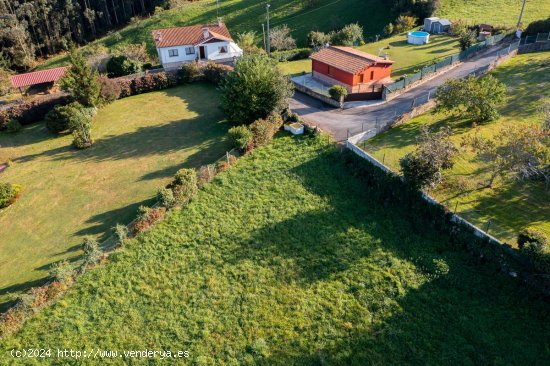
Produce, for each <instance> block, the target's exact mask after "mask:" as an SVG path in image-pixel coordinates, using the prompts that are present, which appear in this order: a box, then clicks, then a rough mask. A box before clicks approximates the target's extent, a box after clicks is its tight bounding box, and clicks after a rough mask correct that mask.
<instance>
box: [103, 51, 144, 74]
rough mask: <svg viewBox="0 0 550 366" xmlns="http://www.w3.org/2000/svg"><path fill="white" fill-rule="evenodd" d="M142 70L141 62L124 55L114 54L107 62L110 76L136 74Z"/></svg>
mask: <svg viewBox="0 0 550 366" xmlns="http://www.w3.org/2000/svg"><path fill="white" fill-rule="evenodd" d="M140 71H141V63H140V62H139V61H136V60H131V59H129V58H128V57H126V56H124V55H120V56H113V57H111V58H110V59H109V61H108V62H107V75H108V76H109V77H110V78H116V77H119V76H125V75H131V74H136V73H138V72H140Z"/></svg>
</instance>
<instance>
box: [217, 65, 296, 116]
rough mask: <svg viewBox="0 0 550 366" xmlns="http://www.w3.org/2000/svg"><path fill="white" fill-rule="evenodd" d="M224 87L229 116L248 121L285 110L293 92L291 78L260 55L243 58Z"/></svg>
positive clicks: (224, 105)
mask: <svg viewBox="0 0 550 366" xmlns="http://www.w3.org/2000/svg"><path fill="white" fill-rule="evenodd" d="M220 88H221V91H222V108H223V109H224V111H225V113H226V114H227V116H228V118H229V119H230V120H231V121H234V122H237V123H247V124H249V123H251V122H253V121H255V120H257V119H260V118H266V117H267V116H268V115H269V114H271V113H280V112H282V111H283V110H284V109H285V108H287V107H288V99H289V98H290V97H291V96H292V94H293V86H292V84H291V82H290V80H289V78H288V77H287V76H286V75H284V74H283V73H282V72H281V71H280V69H279V68H278V67H277V63H276V62H275V61H273V60H271V59H269V58H267V57H264V56H260V55H249V56H243V57H241V58H239V59H238V60H237V62H236V65H235V69H234V70H233V71H232V72H230V73H229V74H228V75H227V76H226V78H225V80H224V81H223V82H222V84H221V87H220Z"/></svg>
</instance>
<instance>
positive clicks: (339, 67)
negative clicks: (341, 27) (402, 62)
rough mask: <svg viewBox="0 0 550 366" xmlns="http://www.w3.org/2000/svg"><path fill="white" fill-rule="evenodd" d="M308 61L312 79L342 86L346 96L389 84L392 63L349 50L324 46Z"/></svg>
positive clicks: (381, 58) (348, 48)
mask: <svg viewBox="0 0 550 366" xmlns="http://www.w3.org/2000/svg"><path fill="white" fill-rule="evenodd" d="M310 58H311V60H312V70H313V74H312V76H313V77H314V78H316V79H318V80H321V81H323V82H325V83H328V84H330V85H335V84H339V85H342V86H344V87H346V89H348V93H366V92H370V91H372V90H373V88H374V87H375V86H380V85H381V84H387V83H391V67H392V64H393V61H391V60H388V59H386V58H383V57H379V56H374V55H371V54H370V53H366V52H362V51H359V50H356V49H354V48H351V47H336V46H330V47H326V48H323V49H321V50H320V51H318V52H315V53H314V54H312V55H311V56H310Z"/></svg>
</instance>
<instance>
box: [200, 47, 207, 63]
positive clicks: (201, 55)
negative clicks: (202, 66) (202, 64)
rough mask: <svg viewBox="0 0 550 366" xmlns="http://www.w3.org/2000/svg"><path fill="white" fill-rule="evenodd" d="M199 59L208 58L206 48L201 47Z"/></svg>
mask: <svg viewBox="0 0 550 366" xmlns="http://www.w3.org/2000/svg"><path fill="white" fill-rule="evenodd" d="M199 57H200V59H201V60H204V59H205V58H206V48H205V47H204V46H199Z"/></svg>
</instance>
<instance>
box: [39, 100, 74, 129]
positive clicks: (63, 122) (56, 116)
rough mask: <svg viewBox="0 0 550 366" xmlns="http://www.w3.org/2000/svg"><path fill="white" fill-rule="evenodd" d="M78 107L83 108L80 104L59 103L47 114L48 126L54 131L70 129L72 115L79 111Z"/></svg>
mask: <svg viewBox="0 0 550 366" xmlns="http://www.w3.org/2000/svg"><path fill="white" fill-rule="evenodd" d="M76 108H82V106H81V105H80V104H75V103H71V104H68V105H57V106H55V107H54V109H52V110H51V111H49V112H48V114H46V118H45V120H46V127H47V128H48V130H50V131H51V132H53V133H61V132H63V131H67V130H68V129H69V124H70V119H71V117H72V116H73V115H74V114H75V113H77V112H76Z"/></svg>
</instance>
